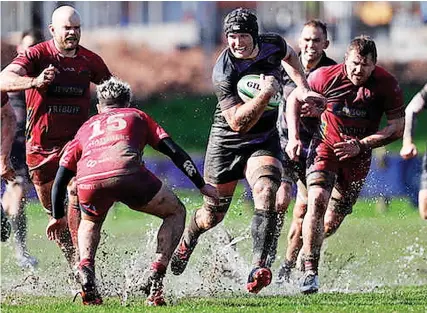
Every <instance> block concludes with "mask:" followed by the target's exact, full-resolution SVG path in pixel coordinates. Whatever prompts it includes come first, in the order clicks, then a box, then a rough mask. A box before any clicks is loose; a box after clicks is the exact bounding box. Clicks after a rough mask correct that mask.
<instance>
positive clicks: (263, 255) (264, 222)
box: [252, 209, 277, 267]
mask: <svg viewBox="0 0 427 313" xmlns="http://www.w3.org/2000/svg"><path fill="white" fill-rule="evenodd" d="M276 223H277V212H268V211H265V210H256V209H255V214H254V216H253V218H252V239H253V263H254V265H257V266H260V267H265V266H266V260H267V256H268V254H269V252H270V248H271V244H272V241H273V237H274V232H275V229H276Z"/></svg>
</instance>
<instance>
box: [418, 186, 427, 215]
mask: <svg viewBox="0 0 427 313" xmlns="http://www.w3.org/2000/svg"><path fill="white" fill-rule="evenodd" d="M418 202H419V204H418V208H419V212H420V217H421V218H422V219H423V220H427V189H422V190H420V192H419V194H418Z"/></svg>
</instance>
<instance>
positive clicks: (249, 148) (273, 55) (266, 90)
mask: <svg viewBox="0 0 427 313" xmlns="http://www.w3.org/2000/svg"><path fill="white" fill-rule="evenodd" d="M224 32H225V35H226V37H227V41H228V47H227V48H226V49H225V50H224V51H223V52H222V53H221V55H220V56H219V58H218V60H217V62H216V64H215V66H214V69H213V73H212V81H213V85H214V90H215V93H216V96H217V98H218V105H217V107H216V111H215V113H214V121H213V125H212V127H211V132H210V137H209V142H208V146H207V151H206V157H205V168H204V175H205V179H206V181H207V182H209V183H211V184H213V185H214V186H216V187H217V188H218V191H219V194H220V201H219V203H216V202H215V201H213V200H212V199H210V198H209V197H205V198H204V204H203V206H202V208H200V209H199V210H197V211H196V212H195V214H194V216H193V217H192V218H191V221H190V225H189V226H188V227H187V228H186V229H185V231H184V234H183V237H182V239H181V242H180V244H179V246H178V248H177V250H176V251H175V253H174V255H173V257H172V260H171V269H172V272H173V273H174V274H176V275H179V274H181V273H182V272H183V271H184V269H185V267H186V265H187V263H188V261H189V259H190V255H191V253H192V252H193V251H194V249H195V247H196V245H197V241H198V238H199V237H200V235H201V234H203V233H204V232H206V231H207V230H209V229H211V228H213V227H215V226H216V225H217V224H218V223H220V222H221V221H222V220H223V219H224V216H225V214H226V213H227V211H228V208H229V206H230V203H231V200H232V197H233V194H234V190H235V188H236V185H237V183H238V181H239V180H240V179H243V178H246V179H247V180H248V182H249V185H250V186H251V189H252V193H253V199H254V205H255V211H254V216H253V219H252V228H251V232H252V238H253V258H252V264H253V269H252V270H251V272H250V273H249V277H248V283H247V285H246V288H247V290H248V291H249V292H251V293H258V292H259V291H260V290H261V289H262V288H263V287H265V286H268V285H269V284H270V282H271V271H270V269H269V267H268V265H267V264H266V258H267V254H268V252H269V250H270V247H271V243H272V239H273V233H274V230H275V228H276V219H277V213H276V211H275V202H276V192H277V190H278V188H279V185H280V178H281V171H282V162H281V154H282V153H281V151H280V146H279V138H278V134H277V129H276V127H275V124H276V121H277V111H278V110H277V108H276V109H267V104H268V102H269V99H270V97H271V96H272V95H274V94H276V93H277V91H278V90H280V88H281V86H280V83H281V82H282V77H283V67H285V68H286V70H287V72H288V73H289V75H290V76H291V78H292V79H293V80H294V81H295V82H296V84H297V85H299V86H302V87H304V88H305V89H304V90H305V91H306V93H305V94H304V95H303V97H308V96H313V98H314V99H320V98H321V97H320V96H318V95H315V94H314V93H313V94H310V93H309V92H308V85H307V81H306V79H305V76H304V73H303V72H302V69H301V64H300V62H299V60H298V56H297V55H296V53H295V52H294V50H293V49H292V48H291V47H290V46H288V45H287V43H286V42H285V40H284V39H283V38H282V37H281V36H280V35H278V34H263V35H259V34H258V22H257V17H256V15H255V14H254V13H252V12H251V11H249V10H247V9H242V8H239V9H236V10H233V11H232V12H230V13H229V14H228V15H227V16H226V17H225V20H224ZM282 65H283V67H282ZM248 74H261V81H260V87H261V91H260V92H259V94H258V95H257V96H256V97H254V98H253V99H251V100H250V101H248V102H246V103H244V102H243V101H242V99H240V97H239V96H238V94H237V88H236V86H237V83H238V81H239V80H240V78H242V77H243V76H245V75H248ZM303 97H302V98H303ZM303 100H306V99H303Z"/></svg>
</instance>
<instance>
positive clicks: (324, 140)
mask: <svg viewBox="0 0 427 313" xmlns="http://www.w3.org/2000/svg"><path fill="white" fill-rule="evenodd" d="M376 62H377V49H376V46H375V42H374V41H373V40H372V39H370V38H369V37H366V36H360V37H356V38H355V39H353V40H352V41H351V43H350V45H349V46H348V48H347V52H346V55H345V62H344V63H342V64H338V65H334V66H328V67H323V68H320V69H318V70H316V71H315V72H314V73H312V74H311V75H310V77H309V84H310V87H311V88H312V89H313V90H314V91H316V92H319V93H321V94H323V95H324V96H325V97H326V98H327V99H328V102H327V107H326V110H325V111H324V112H323V113H322V115H321V125H320V127H319V129H318V132H316V133H315V134H314V136H313V139H312V141H311V144H310V149H309V152H308V157H307V187H308V202H307V203H308V205H307V213H306V214H305V216H304V220H303V226H302V235H303V248H302V249H303V253H304V267H305V272H304V275H303V277H302V278H301V285H300V290H301V292H302V293H313V292H317V291H318V289H319V277H318V265H319V259H320V249H321V247H322V243H323V239H324V233H325V232H334V231H336V229H337V228H338V227H339V226H340V225H341V223H342V221H343V220H344V218H345V216H346V215H347V214H350V213H351V212H352V207H353V205H354V204H355V202H356V200H357V198H358V196H359V193H360V191H361V189H362V187H363V184H364V182H365V178H366V175H367V174H368V171H369V167H370V162H371V154H372V149H373V148H376V147H380V146H383V145H386V144H388V143H390V142H392V141H395V140H397V139H398V138H400V137H401V136H402V134H403V129H404V114H405V112H404V106H403V100H402V91H401V90H400V87H399V85H398V83H397V81H396V79H395V78H394V77H393V76H392V75H391V74H390V73H388V72H387V71H386V70H385V69H383V68H381V67H379V66H377V65H376ZM298 92H299V90H298V89H296V90H294V91H293V92H292V93H291V95H290V96H289V98H288V103H287V108H286V118H287V122H288V134H289V142H288V145H287V147H286V153H287V154H288V155H289V158H290V159H292V160H298V157H299V156H300V155H301V151H302V149H303V145H302V142H301V138H300V136H299V125H300V124H299V121H300V116H299V114H300V108H301V101H299V100H297V99H296V98H297V93H298ZM384 113H385V115H386V118H387V126H386V127H384V128H383V129H381V130H378V129H379V124H380V121H381V117H382V115H383V114H384ZM334 186H335V189H334V191H333V192H332V189H333V187H334ZM335 191H336V192H335ZM328 203H329V204H328ZM325 213H326V215H325ZM324 225H325V226H324Z"/></svg>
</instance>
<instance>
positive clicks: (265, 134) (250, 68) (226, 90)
mask: <svg viewBox="0 0 427 313" xmlns="http://www.w3.org/2000/svg"><path fill="white" fill-rule="evenodd" d="M258 46H259V53H258V55H257V56H256V57H255V58H254V59H236V58H235V57H234V56H233V54H232V53H231V51H230V49H229V48H226V49H225V50H224V51H223V52H222V53H221V55H220V56H219V58H218V60H217V62H216V64H215V66H214V69H213V73H212V82H213V85H214V89H215V94H216V96H217V98H218V104H217V106H216V110H215V113H214V121H213V124H212V128H211V135H210V138H211V140H216V142H217V143H218V145H221V146H224V147H234V148H239V147H245V146H249V145H252V144H259V143H262V142H265V141H266V140H267V139H268V138H269V136H270V135H271V134H272V133H274V132H276V131H277V130H276V126H275V125H276V120H277V112H278V109H277V108H276V109H273V110H266V111H265V112H264V113H263V115H262V116H261V117H260V119H259V120H258V122H257V123H256V124H255V125H254V126H253V127H252V128H251V129H250V130H249V131H248V132H247V133H246V134H240V133H238V132H235V131H233V130H232V129H231V127H230V125H228V123H227V121H226V119H225V118H224V116H223V115H222V111H224V110H227V109H229V108H231V107H233V106H235V105H237V104H239V103H243V101H242V99H240V97H239V96H238V94H237V82H238V81H239V80H240V78H242V77H243V76H246V75H249V74H258V75H259V74H265V75H273V76H274V77H276V79H277V80H278V81H279V83H281V84H282V82H283V75H284V69H283V67H282V65H281V61H282V60H283V58H284V57H285V56H286V52H287V45H286V42H285V40H284V39H283V38H282V37H281V36H280V35H278V34H263V35H260V36H259V39H258Z"/></svg>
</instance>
